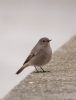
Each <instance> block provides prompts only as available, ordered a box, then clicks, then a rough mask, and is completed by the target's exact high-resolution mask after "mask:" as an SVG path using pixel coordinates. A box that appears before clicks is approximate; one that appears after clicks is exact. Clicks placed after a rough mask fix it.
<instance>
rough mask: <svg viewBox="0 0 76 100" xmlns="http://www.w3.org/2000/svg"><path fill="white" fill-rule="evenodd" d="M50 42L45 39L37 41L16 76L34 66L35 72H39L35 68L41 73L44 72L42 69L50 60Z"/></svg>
mask: <svg viewBox="0 0 76 100" xmlns="http://www.w3.org/2000/svg"><path fill="white" fill-rule="evenodd" d="M50 41H52V40H51V39H49V38H47V37H43V38H41V39H39V41H38V42H37V44H36V45H35V46H34V48H33V49H32V50H31V52H30V54H29V56H28V57H27V58H26V60H25V62H24V63H23V66H22V67H21V68H20V69H19V70H18V71H17V72H16V74H17V75H18V74H20V73H21V72H22V71H23V70H24V69H25V68H26V67H28V66H34V67H35V69H36V72H39V71H38V69H37V67H40V68H41V70H42V72H45V70H44V69H43V68H42V67H43V66H44V65H46V64H47V63H48V62H49V61H50V60H51V58H52V49H51V46H50Z"/></svg>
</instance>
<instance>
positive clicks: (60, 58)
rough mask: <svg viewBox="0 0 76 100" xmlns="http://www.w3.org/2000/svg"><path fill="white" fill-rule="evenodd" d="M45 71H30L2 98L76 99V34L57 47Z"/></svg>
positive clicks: (5, 99)
mask: <svg viewBox="0 0 76 100" xmlns="http://www.w3.org/2000/svg"><path fill="white" fill-rule="evenodd" d="M45 69H46V70H49V71H50V72H46V73H32V74H31V75H29V76H28V77H27V78H26V79H24V80H23V81H21V82H20V84H19V85H17V86H16V87H15V88H14V89H13V90H12V91H10V93H8V95H6V96H5V97H4V98H3V100H76V36H75V37H73V38H72V39H71V40H70V41H69V42H67V43H66V44H64V45H63V46H62V47H61V48H59V49H58V50H57V51H56V52H55V53H54V54H53V58H52V61H51V62H50V63H49V64H48V65H47V66H46V68H45Z"/></svg>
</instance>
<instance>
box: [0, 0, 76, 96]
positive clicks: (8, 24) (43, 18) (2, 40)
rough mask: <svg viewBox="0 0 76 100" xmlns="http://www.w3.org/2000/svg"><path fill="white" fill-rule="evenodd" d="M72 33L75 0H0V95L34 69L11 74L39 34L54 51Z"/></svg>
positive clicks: (74, 32)
mask: <svg viewBox="0 0 76 100" xmlns="http://www.w3.org/2000/svg"><path fill="white" fill-rule="evenodd" d="M74 35H76V0H0V98H2V97H3V96H5V95H6V94H7V93H8V91H10V90H11V89H12V88H13V87H14V86H15V85H17V84H18V83H19V82H20V81H21V80H22V79H24V78H25V77H26V76H27V75H28V74H29V73H31V72H32V71H33V70H34V67H32V66H31V67H29V68H27V69H26V70H24V71H23V72H22V73H21V74H20V75H19V76H16V75H15V72H16V71H17V70H18V69H19V68H20V67H21V66H22V64H23V62H24V61H25V59H26V57H27V56H28V54H29V53H30V50H31V49H32V48H33V46H34V45H35V44H36V43H37V41H38V40H39V39H40V38H41V37H48V38H50V39H52V42H51V46H52V50H53V52H55V50H57V49H58V48H59V47H60V46H61V45H63V44H64V43H65V42H67V41H68V40H69V39H70V38H71V37H72V36H74Z"/></svg>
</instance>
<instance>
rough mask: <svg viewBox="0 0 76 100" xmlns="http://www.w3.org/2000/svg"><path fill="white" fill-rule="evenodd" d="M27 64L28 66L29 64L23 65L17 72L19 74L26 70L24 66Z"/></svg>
mask: <svg viewBox="0 0 76 100" xmlns="http://www.w3.org/2000/svg"><path fill="white" fill-rule="evenodd" d="M27 66H28V64H25V65H23V66H22V67H21V68H20V69H19V70H18V71H17V72H16V74H17V75H18V74H20V73H21V72H22V71H23V70H24V68H26V67H27Z"/></svg>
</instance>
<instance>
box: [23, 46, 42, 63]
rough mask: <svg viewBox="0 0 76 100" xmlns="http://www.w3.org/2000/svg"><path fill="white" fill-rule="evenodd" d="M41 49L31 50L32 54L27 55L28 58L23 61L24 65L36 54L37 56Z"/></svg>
mask: <svg viewBox="0 0 76 100" xmlns="http://www.w3.org/2000/svg"><path fill="white" fill-rule="evenodd" d="M39 51H40V49H39V48H38V49H36V48H33V50H32V51H31V53H30V55H29V56H28V57H27V59H26V60H25V62H24V63H23V65H24V64H25V63H27V62H28V61H30V60H31V59H32V58H33V57H34V56H36V55H37V54H38V52H39Z"/></svg>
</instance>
